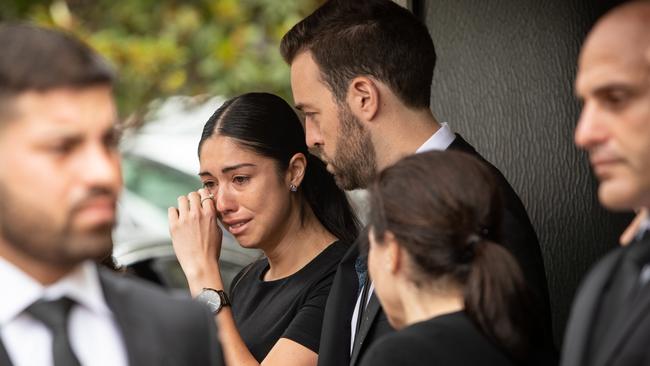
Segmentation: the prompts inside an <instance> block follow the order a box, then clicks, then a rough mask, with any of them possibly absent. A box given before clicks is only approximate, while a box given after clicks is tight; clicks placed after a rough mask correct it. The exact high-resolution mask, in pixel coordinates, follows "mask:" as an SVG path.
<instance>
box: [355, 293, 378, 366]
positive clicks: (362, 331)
mask: <svg viewBox="0 0 650 366" xmlns="http://www.w3.org/2000/svg"><path fill="white" fill-rule="evenodd" d="M379 309H381V304H380V303H379V299H378V298H377V296H376V295H375V292H374V291H373V293H372V295H370V300H368V306H367V307H366V309H365V310H364V312H363V319H362V320H361V325H360V326H359V331H358V332H357V334H356V335H355V337H354V347H353V348H352V355H351V356H350V365H355V364H356V362H357V359H358V358H359V353H360V352H361V348H362V347H363V342H364V340H365V338H366V336H367V335H368V332H369V331H370V328H371V327H372V324H373V323H374V322H375V318H376V317H377V314H379Z"/></svg>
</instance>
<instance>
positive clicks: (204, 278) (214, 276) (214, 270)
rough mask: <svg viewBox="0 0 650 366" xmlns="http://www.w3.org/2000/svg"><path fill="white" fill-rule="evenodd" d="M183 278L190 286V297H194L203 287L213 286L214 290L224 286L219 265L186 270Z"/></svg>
mask: <svg viewBox="0 0 650 366" xmlns="http://www.w3.org/2000/svg"><path fill="white" fill-rule="evenodd" d="M185 278H186V279H187V283H188V285H189V287H190V292H191V293H192V297H196V296H197V295H198V294H199V293H201V290H203V289H204V288H213V289H215V290H222V289H223V288H224V287H223V281H222V280H221V273H220V271H219V266H214V267H211V268H204V269H203V270H199V271H191V272H189V273H187V272H186V273H185Z"/></svg>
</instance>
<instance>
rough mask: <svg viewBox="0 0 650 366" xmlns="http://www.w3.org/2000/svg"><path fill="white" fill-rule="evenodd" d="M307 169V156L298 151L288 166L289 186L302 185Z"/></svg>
mask: <svg viewBox="0 0 650 366" xmlns="http://www.w3.org/2000/svg"><path fill="white" fill-rule="evenodd" d="M306 170H307V158H306V157H305V155H304V154H303V153H296V154H294V155H293V156H292V157H291V160H289V167H288V168H287V176H286V180H287V182H286V183H287V186H288V187H289V186H290V185H293V186H295V187H296V188H298V187H300V184H301V183H302V180H303V179H304V178H305V171H306Z"/></svg>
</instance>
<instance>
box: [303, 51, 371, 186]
mask: <svg viewBox="0 0 650 366" xmlns="http://www.w3.org/2000/svg"><path fill="white" fill-rule="evenodd" d="M291 90H292V92H293V100H294V102H295V103H296V108H297V109H298V110H300V111H301V112H302V113H303V114H304V117H305V137H306V142H307V146H308V147H309V149H310V151H311V152H312V153H313V154H314V155H316V156H318V157H319V158H320V159H321V160H322V161H323V162H324V163H325V164H327V170H328V171H329V172H330V173H331V174H333V175H334V179H335V180H336V184H337V185H338V186H339V187H340V188H341V189H345V190H352V189H357V188H366V186H367V185H368V183H369V182H370V180H371V179H372V178H373V177H374V175H375V174H376V172H377V163H376V152H375V148H374V146H373V144H372V141H371V138H370V133H369V132H368V130H367V129H365V128H364V126H363V125H362V123H361V121H359V120H358V119H357V118H356V117H355V116H354V114H353V113H352V111H351V110H350V107H349V106H348V105H347V104H345V103H339V102H337V101H336V98H335V96H334V94H333V93H332V92H331V90H330V89H329V88H328V86H327V85H326V84H325V83H324V82H323V81H322V80H321V76H320V69H319V67H318V64H316V62H315V61H314V59H313V57H312V55H311V53H310V52H308V51H307V52H303V53H301V54H299V55H297V56H296V58H295V59H294V60H293V62H292V64H291Z"/></svg>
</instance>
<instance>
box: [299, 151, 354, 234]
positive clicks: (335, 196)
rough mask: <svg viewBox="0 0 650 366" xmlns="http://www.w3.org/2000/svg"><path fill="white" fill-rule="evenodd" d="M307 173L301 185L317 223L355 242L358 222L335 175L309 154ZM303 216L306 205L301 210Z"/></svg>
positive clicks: (306, 202)
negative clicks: (337, 183)
mask: <svg viewBox="0 0 650 366" xmlns="http://www.w3.org/2000/svg"><path fill="white" fill-rule="evenodd" d="M306 157H307V170H306V172H305V178H304V182H303V184H301V187H302V191H303V195H304V198H305V200H304V201H303V202H304V203H305V204H308V205H309V206H310V207H311V210H312V211H313V212H314V215H316V218H318V221H320V222H321V224H323V226H324V227H325V228H326V229H327V230H328V231H329V232H330V233H332V234H333V235H334V236H336V237H337V238H339V239H340V240H342V241H344V242H346V243H353V242H354V241H355V240H356V238H357V236H358V235H359V227H360V226H361V225H360V223H359V219H358V218H357V216H356V215H355V214H354V211H353V210H352V207H351V206H350V202H349V201H348V198H347V196H346V195H345V192H343V191H342V190H341V189H340V188H338V187H337V185H336V182H335V181H334V176H333V175H331V174H330V173H329V172H328V171H327V169H326V168H325V164H324V163H323V162H322V161H321V160H320V159H318V158H317V157H315V156H314V155H312V154H310V153H306ZM302 210H303V214H302V215H301V216H302V217H304V210H305V207H304V204H303V207H302Z"/></svg>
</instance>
